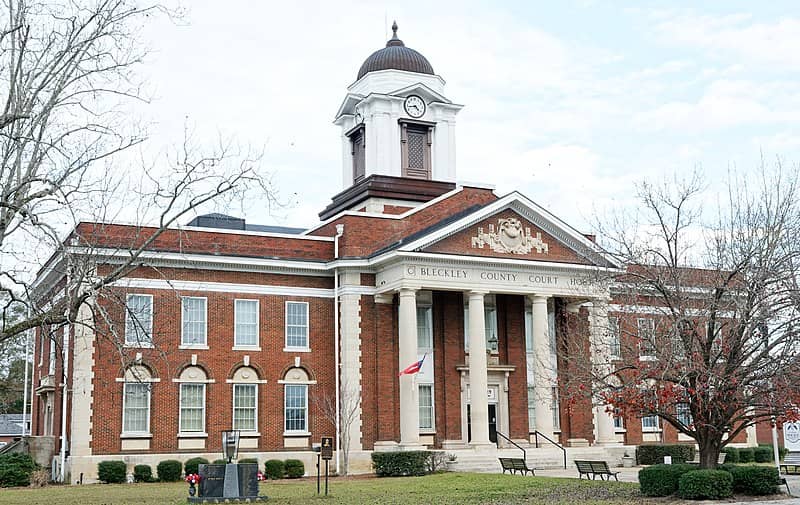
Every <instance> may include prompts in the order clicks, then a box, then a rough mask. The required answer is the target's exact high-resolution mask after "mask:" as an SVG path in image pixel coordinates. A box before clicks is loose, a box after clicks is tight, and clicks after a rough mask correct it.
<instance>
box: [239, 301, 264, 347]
mask: <svg viewBox="0 0 800 505" xmlns="http://www.w3.org/2000/svg"><path fill="white" fill-rule="evenodd" d="M239 302H248V303H252V302H255V304H256V341H255V343H253V344H241V343H239V341H238V338H239V335H238V328H239V321H238V318H239V313H238V311H237V305H238V304H239ZM260 326H261V303H260V302H259V300H258V299H255V298H236V299H234V300H233V349H234V350H237V349H241V350H246V351H260V350H261V347H260V342H261V332H260V331H259V330H260V328H259V327H260Z"/></svg>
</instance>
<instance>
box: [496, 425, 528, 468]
mask: <svg viewBox="0 0 800 505" xmlns="http://www.w3.org/2000/svg"><path fill="white" fill-rule="evenodd" d="M495 433H497V435H498V436H500V437H501V438H502V439H503V440H508V441H509V442H511V445H513V446H514V447H516V448H517V449H519V450H520V451H522V459H524V460H525V461H526V462H527V461H528V454H527V453H526V452H525V449H523V448H522V446H521V445H519V444H518V443H516V442H514V441H513V440H511V439H510V438H508V437H507V436H505V435H503V434H502V433H500V432H499V431H495Z"/></svg>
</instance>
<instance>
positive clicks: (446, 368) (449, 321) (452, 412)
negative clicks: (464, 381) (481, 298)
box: [433, 291, 465, 441]
mask: <svg viewBox="0 0 800 505" xmlns="http://www.w3.org/2000/svg"><path fill="white" fill-rule="evenodd" d="M433 342H434V343H433V345H434V352H435V353H436V355H435V358H436V362H435V365H436V373H435V381H436V382H435V385H434V390H435V391H436V399H435V401H436V407H435V408H436V439H437V441H442V440H461V373H460V372H459V371H458V370H456V366H458V365H463V364H464V362H465V355H464V299H463V297H462V295H461V293H458V292H453V291H435V292H434V293H433Z"/></svg>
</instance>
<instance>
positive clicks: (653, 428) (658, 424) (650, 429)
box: [642, 414, 661, 433]
mask: <svg viewBox="0 0 800 505" xmlns="http://www.w3.org/2000/svg"><path fill="white" fill-rule="evenodd" d="M648 419H654V420H655V423H654V424H655V426H645V421H646V420H648ZM655 431H661V421H660V419H659V417H658V416H657V415H655V414H652V415H649V416H642V433H653V432H655Z"/></svg>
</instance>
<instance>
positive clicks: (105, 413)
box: [93, 278, 334, 454]
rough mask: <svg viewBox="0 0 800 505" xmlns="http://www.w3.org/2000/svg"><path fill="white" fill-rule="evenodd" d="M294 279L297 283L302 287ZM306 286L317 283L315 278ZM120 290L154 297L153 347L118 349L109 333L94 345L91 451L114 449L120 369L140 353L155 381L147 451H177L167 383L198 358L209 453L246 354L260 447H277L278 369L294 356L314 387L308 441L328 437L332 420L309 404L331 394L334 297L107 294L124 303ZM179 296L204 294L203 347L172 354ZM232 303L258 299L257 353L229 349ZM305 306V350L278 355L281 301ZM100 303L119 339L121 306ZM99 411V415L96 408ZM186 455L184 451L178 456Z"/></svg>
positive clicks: (173, 391) (225, 423) (227, 416)
mask: <svg viewBox="0 0 800 505" xmlns="http://www.w3.org/2000/svg"><path fill="white" fill-rule="evenodd" d="M303 282H304V280H303V278H298V279H297V283H296V284H295V285H302V283H303ZM309 282H312V283H318V282H319V280H318V279H316V278H313V280H310V281H309ZM126 292H136V293H146V294H152V295H153V311H154V318H153V333H154V343H155V345H156V349H152V350H150V349H125V350H122V352H121V350H120V349H119V348H118V347H117V346H116V345H115V344H114V342H113V341H112V340H110V339H109V338H107V337H108V333H106V335H105V338H104V336H102V335H101V336H100V337H99V338H98V341H97V351H96V363H95V396H94V405H95V407H96V410H95V417H94V436H93V449H94V452H95V453H97V454H106V453H114V452H119V451H120V450H121V443H120V438H119V435H120V433H121V431H122V389H123V386H122V384H121V383H119V382H116V381H115V379H116V378H117V377H122V376H123V375H122V374H123V370H124V366H125V364H126V363H129V362H130V360H131V359H132V357H133V356H132V354H133V353H134V352H141V353H142V356H143V363H144V364H146V365H148V366H149V367H150V368H151V369H152V370H153V371H154V375H155V376H156V377H159V378H160V379H161V382H159V383H156V384H154V385H153V392H152V398H151V433H152V434H153V438H152V441H151V448H150V452H175V451H177V438H176V434H177V433H178V399H179V387H178V384H176V383H173V382H172V379H173V378H176V377H178V376H179V374H180V371H181V370H182V369H183V367H185V366H186V365H188V364H189V363H190V361H191V356H192V354H196V355H197V363H198V365H200V366H202V367H203V368H205V369H206V370H207V372H208V376H209V378H210V379H213V380H215V383H213V384H208V385H207V389H206V399H207V406H206V432H207V433H208V434H209V437H208V439H207V445H206V449H205V450H207V451H209V450H210V451H214V450H219V449H220V440H219V436H218V435H219V432H220V431H221V430H223V429H229V428H230V426H231V424H232V404H231V401H232V398H231V397H232V390H233V388H232V385H231V384H228V383H226V379H228V378H229V377H231V376H232V374H233V372H234V371H235V369H236V368H237V367H238V366H239V365H240V364H241V363H242V360H243V357H244V356H245V355H249V356H250V363H251V366H252V367H253V368H255V369H256V370H259V371H260V374H261V376H260V377H259V378H260V379H266V380H267V381H268V382H267V383H266V384H259V389H258V396H259V398H258V402H259V403H258V419H259V421H258V429H259V431H260V432H261V437H260V440H259V449H258V450H262V451H264V450H270V451H272V450H281V449H283V423H284V419H283V389H284V387H283V385H282V384H278V380H280V379H282V378H283V377H282V373H283V371H284V370H285V369H286V368H288V367H291V366H293V364H294V357H295V356H299V357H300V359H301V366H303V367H304V368H306V369H307V370H308V371H309V373H310V375H311V376H312V378H313V379H315V380H317V384H316V385H310V386H309V390H308V392H309V427H310V430H309V431H311V433H312V440H318V439H319V437H321V436H323V435H330V434H332V432H333V429H332V427H331V424H330V422H329V421H328V420H327V419H326V418H325V417H324V416H323V415H322V412H321V411H320V410H319V408H317V405H316V402H315V399H316V398H318V397H320V396H321V395H324V394H328V395H332V394H333V391H334V376H333V371H334V360H333V338H332V336H333V327H332V322H333V312H332V311H333V300H332V299H331V298H306V297H294V296H291V297H290V296H260V295H253V294H249V293H247V294H242V293H214V292H174V291H166V290H147V289H138V288H137V289H135V290H128V291H125V290H122V289H114V290H113V294H114V295H116V297H117V298H118V299H122V300H124V295H125V293H126ZM180 295H192V296H205V297H207V299H208V302H207V322H208V331H207V335H208V337H207V341H208V346H209V349H208V350H197V349H192V350H190V349H178V348H177V347H178V345H179V344H180V339H181V303H180V298H179V296H180ZM235 298H248V299H257V300H259V344H260V346H261V351H233V350H232V349H231V347H232V346H233V325H234V320H233V319H234V314H233V302H234V299H235ZM288 300H291V301H305V302H308V303H309V343H310V347H311V349H312V352H310V353H300V352H284V351H283V348H284V342H285V329H284V324H285V302H286V301H288ZM99 303H100V305H101V306H102V308H103V309H104V310H106V311H107V313H108V314H109V315H110V317H111V320H112V321H117V322H119V325H120V326H119V329H118V331H120V332H121V333H120V335H122V334H123V333H122V332H124V316H123V309H122V306H121V305H120V304H119V303H116V302H114V301H112V299H109V298H104V299H102V300H101V301H100V302H99ZM98 406H102V410H98V409H97V407H98ZM184 452H190V451H184Z"/></svg>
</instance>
